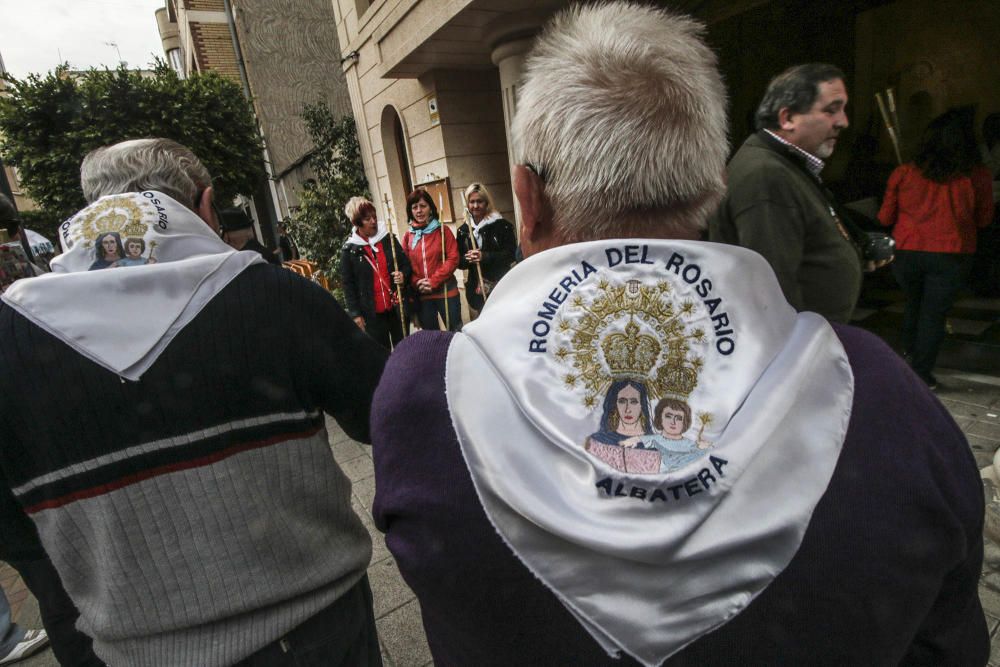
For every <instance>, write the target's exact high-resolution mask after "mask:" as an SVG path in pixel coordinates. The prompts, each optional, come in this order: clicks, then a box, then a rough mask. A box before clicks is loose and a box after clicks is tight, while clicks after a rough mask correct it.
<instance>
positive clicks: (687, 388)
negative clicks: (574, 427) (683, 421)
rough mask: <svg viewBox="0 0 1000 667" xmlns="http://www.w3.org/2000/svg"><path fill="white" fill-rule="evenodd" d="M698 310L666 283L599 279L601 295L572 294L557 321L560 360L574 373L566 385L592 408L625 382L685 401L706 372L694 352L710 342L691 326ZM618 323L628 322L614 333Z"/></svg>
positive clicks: (652, 394) (652, 395) (569, 374)
mask: <svg viewBox="0 0 1000 667" xmlns="http://www.w3.org/2000/svg"><path fill="white" fill-rule="evenodd" d="M696 311H697V306H696V304H695V302H694V301H692V300H691V299H685V298H681V297H678V295H675V294H674V293H673V288H672V287H671V285H670V284H669V283H668V282H666V281H662V280H661V281H658V282H657V283H655V284H643V283H642V282H640V281H639V280H635V279H633V280H628V281H627V282H626V283H625V284H617V285H616V284H613V283H612V282H611V281H610V280H608V279H607V278H606V277H603V276H602V277H600V278H599V279H598V283H597V294H596V296H595V297H594V298H593V299H586V298H584V297H583V296H582V295H577V296H574V297H573V299H572V300H571V301H570V302H569V303H568V304H567V308H566V309H565V310H564V311H563V312H562V313H560V316H559V319H558V320H557V322H556V330H557V332H559V334H558V335H559V336H560V338H561V341H560V343H559V345H558V347H557V348H556V350H555V357H556V359H557V360H558V361H559V362H561V363H563V364H566V365H568V366H570V367H571V370H570V371H569V372H567V373H566V374H565V375H564V376H563V381H564V384H565V386H566V387H568V388H571V387H580V388H582V389H583V390H584V392H585V395H584V398H583V404H584V406H586V407H587V408H594V407H596V406H597V405H599V404H600V401H601V400H603V399H602V395H603V393H604V392H605V391H606V390H607V388H608V386H609V385H610V384H611V382H613V381H614V380H615V379H620V378H630V379H633V380H638V381H640V382H643V383H644V384H645V385H646V388H647V389H648V391H649V396H650V398H651V399H655V398H658V397H671V398H681V399H687V397H688V396H689V395H690V394H691V393H692V392H693V391H694V390H695V388H696V387H697V385H698V375H699V374H700V373H701V370H702V368H703V366H704V360H703V359H702V357H701V356H700V355H699V354H697V353H696V352H694V351H692V349H691V346H692V344H693V345H695V346H697V347H698V348H701V347H703V346H704V345H705V342H706V336H705V330H704V329H703V328H702V327H700V326H697V325H694V324H692V323H690V322H689V321H690V320H692V319H694V318H695V317H697V312H696ZM626 318H627V320H626ZM616 321H617V322H622V321H625V322H626V323H625V327H624V330H623V331H615V332H613V333H612V332H608V331H607V328H609V327H610V326H613V323H614V322H616ZM602 362H603V363H602Z"/></svg>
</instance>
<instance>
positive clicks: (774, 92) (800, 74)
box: [754, 63, 844, 130]
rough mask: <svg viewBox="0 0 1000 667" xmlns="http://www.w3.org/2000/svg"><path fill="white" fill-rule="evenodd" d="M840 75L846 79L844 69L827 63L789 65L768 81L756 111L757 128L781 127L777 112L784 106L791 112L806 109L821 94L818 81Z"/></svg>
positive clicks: (828, 79) (755, 122)
mask: <svg viewBox="0 0 1000 667" xmlns="http://www.w3.org/2000/svg"><path fill="white" fill-rule="evenodd" d="M837 79H841V80H843V79H844V73H843V71H841V69H840V68H839V67H837V66H836V65H828V64H827V63H807V64H805V65H796V66H794V67H790V68H788V69H786V70H785V71H784V72H782V73H781V74H779V75H778V76H776V77H774V78H773V79H771V83H769V84H767V90H766V91H765V92H764V99H762V100H761V101H760V105H759V106H758V107H757V113H756V114H755V115H754V126H755V128H756V129H758V130H765V129H767V130H776V129H778V127H779V123H778V112H779V111H781V110H782V109H784V108H785V107H788V109H789V111H791V112H792V113H806V112H807V111H809V109H811V108H812V105H813V104H814V103H815V102H816V98H817V97H819V84H821V83H825V82H827V81H836V80H837Z"/></svg>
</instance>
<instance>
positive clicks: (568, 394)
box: [372, 2, 989, 667]
mask: <svg viewBox="0 0 1000 667" xmlns="http://www.w3.org/2000/svg"><path fill="white" fill-rule="evenodd" d="M702 30H703V29H702V27H701V26H700V25H699V24H698V23H696V22H694V21H693V20H691V19H688V18H685V17H681V16H677V15H674V14H671V13H668V12H666V11H661V10H658V9H655V8H652V7H649V6H644V5H639V4H634V3H628V2H610V3H595V4H590V5H585V6H574V7H571V8H569V9H566V10H564V11H562V12H560V13H559V14H557V15H556V16H555V18H553V19H552V21H551V22H550V23H549V24H548V25H547V27H546V28H545V30H544V31H543V32H542V34H541V35H540V36H539V37H538V39H537V41H536V43H535V45H534V48H533V50H532V51H531V53H530V54H529V56H528V57H527V60H526V62H525V72H524V77H523V80H522V84H521V86H520V88H519V90H518V93H519V95H518V109H517V115H516V116H515V118H514V121H513V126H512V135H513V157H514V162H515V165H516V166H515V167H514V171H513V184H514V190H515V193H516V194H517V198H518V203H519V206H520V210H521V244H522V247H523V249H524V254H525V255H526V257H527V258H526V259H525V260H524V261H523V262H521V263H520V264H518V265H517V266H515V267H514V268H513V269H511V271H510V272H509V273H508V274H507V275H506V276H505V277H504V279H503V280H501V281H500V282H499V283H498V285H497V287H496V289H495V291H494V292H493V293H492V295H491V296H490V300H489V301H488V302H487V304H486V306H485V308H484V309H483V311H482V314H481V315H480V317H479V318H478V319H477V320H476V321H475V322H472V323H470V324H468V325H467V326H466V327H464V329H463V331H462V332H461V333H458V334H455V333H440V332H420V333H418V334H416V335H414V336H411V337H410V338H408V339H407V340H405V341H403V343H401V344H400V345H399V346H398V347H397V348H396V351H395V352H394V353H393V356H392V357H391V359H390V361H389V363H388V364H387V367H386V371H385V374H384V376H383V380H382V381H381V382H380V384H379V388H378V390H377V391H376V394H375V400H374V404H373V408H372V415H373V419H372V441H373V446H374V449H373V455H374V459H375V478H376V495H375V502H374V505H373V513H374V515H375V520H376V525H377V526H379V527H380V528H381V529H383V530H384V531H386V544H387V545H388V547H389V549H390V551H391V552H392V553H393V555H394V556H395V558H396V562H397V564H398V565H399V569H400V571H401V572H402V573H403V576H404V577H405V578H406V581H407V582H408V583H409V584H410V585H411V587H412V588H413V590H414V592H415V593H416V594H417V597H418V599H419V600H420V607H421V612H422V615H423V620H424V627H425V629H426V630H427V638H428V642H429V644H430V648H431V652H432V654H433V657H434V661H435V664H438V665H512V664H517V665H620V664H629V665H633V664H637V663H638V664H642V665H646V666H647V667H649V666H652V665H660V664H663V663H665V662H666V663H667V664H671V665H674V664H677V665H701V664H748V665H762V664H793V665H795V664H880V665H882V664H884V665H889V664H893V665H895V664H901V663H907V664H928V665H930V664H948V665H974V664H979V665H982V664H983V663H984V662H985V661H986V658H987V655H988V648H989V647H988V633H987V630H986V624H985V620H984V617H983V612H982V609H981V607H980V605H979V601H978V597H977V589H976V583H977V579H978V576H979V569H980V566H981V564H982V521H983V501H982V490H981V487H980V485H979V481H978V473H977V471H976V468H975V464H974V462H973V459H972V456H971V452H970V451H969V447H968V444H967V443H966V442H965V440H964V439H963V437H962V435H961V432H960V431H959V430H958V429H957V428H956V427H955V424H954V422H953V421H952V420H951V418H950V417H949V416H948V414H947V412H946V411H945V410H944V408H943V407H941V405H940V404H939V403H937V402H936V401H935V400H934V397H933V396H932V395H930V394H929V392H928V391H927V390H926V388H924V387H923V386H922V384H921V383H920V382H919V381H918V380H917V379H916V378H915V377H914V376H913V375H912V373H910V372H909V370H908V369H907V368H906V366H905V365H904V364H902V362H901V361H900V360H899V359H897V358H896V357H895V355H893V354H892V353H891V351H890V350H889V349H888V347H886V346H885V345H884V344H883V343H881V342H880V341H879V340H878V339H877V338H875V337H873V336H871V335H870V334H867V333H865V332H863V331H860V330H856V329H853V328H851V327H847V326H841V325H831V324H830V323H829V322H828V321H827V320H826V319H824V318H822V317H820V316H819V315H816V314H815V313H797V312H796V311H795V309H793V308H792V307H791V306H789V304H788V303H787V301H786V300H785V298H784V296H783V295H782V292H781V289H780V287H779V284H778V282H777V281H776V280H775V277H774V273H773V272H772V271H771V269H770V267H769V266H768V264H767V262H765V261H764V260H763V259H762V258H761V257H760V256H759V255H757V254H756V253H753V252H750V251H748V250H745V249H743V248H738V247H733V246H727V245H720V244H713V243H703V242H700V241H695V240H690V239H696V238H697V237H698V235H699V231H700V229H701V228H702V227H703V225H704V223H705V218H706V216H707V215H708V214H709V213H710V211H711V210H712V208H713V206H714V205H715V204H716V202H717V201H718V199H719V197H720V195H721V193H722V189H723V184H722V181H721V178H722V172H723V163H724V160H725V155H726V151H727V146H726V123H725V115H724V109H725V93H724V88H723V85H722V80H721V77H720V75H719V72H718V70H717V67H716V60H715V56H714V54H713V53H712V51H711V50H710V49H709V48H708V47H707V46H706V45H705V43H704V42H703V41H702V39H701V34H702ZM664 405H667V406H671V405H673V406H680V407H681V408H683V409H678V410H672V409H666V410H664V409H659V408H662V406H664ZM910 415H919V419H916V418H913V417H910ZM875 480H877V481H875Z"/></svg>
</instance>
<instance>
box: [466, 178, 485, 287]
mask: <svg viewBox="0 0 1000 667" xmlns="http://www.w3.org/2000/svg"><path fill="white" fill-rule="evenodd" d="M462 208H464V209H465V216H466V218H465V219H466V223H467V224H468V225H469V238H470V239H471V240H472V249H473V250H479V243H478V242H477V241H476V232H475V230H474V229H472V223H473V222H474V218H473V217H472V211H470V210H469V204H468V202H466V201H465V192H462ZM482 261H483V255H482V252H480V253H479V261H478V262H476V274H478V275H479V289H481V290H482V292H483V303H484V304H485V303H486V282H485V281H484V280H483V267H482V265H481V264H480V262H482ZM466 298H468V295H466Z"/></svg>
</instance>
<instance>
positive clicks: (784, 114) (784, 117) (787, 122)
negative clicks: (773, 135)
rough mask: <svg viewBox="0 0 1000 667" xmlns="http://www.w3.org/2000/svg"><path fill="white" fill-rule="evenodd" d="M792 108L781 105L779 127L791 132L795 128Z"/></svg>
mask: <svg viewBox="0 0 1000 667" xmlns="http://www.w3.org/2000/svg"><path fill="white" fill-rule="evenodd" d="M794 115H795V114H794V113H792V110H791V109H789V108H788V107H781V108H780V109H778V127H780V128H781V129H782V130H785V131H787V132H791V131H792V130H794V129H795V124H794V123H792V116H794Z"/></svg>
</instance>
